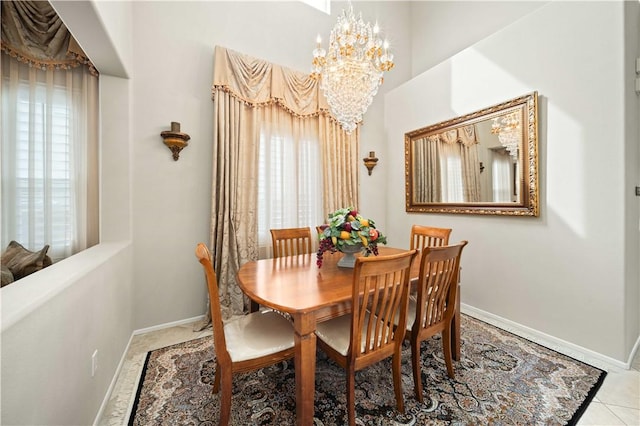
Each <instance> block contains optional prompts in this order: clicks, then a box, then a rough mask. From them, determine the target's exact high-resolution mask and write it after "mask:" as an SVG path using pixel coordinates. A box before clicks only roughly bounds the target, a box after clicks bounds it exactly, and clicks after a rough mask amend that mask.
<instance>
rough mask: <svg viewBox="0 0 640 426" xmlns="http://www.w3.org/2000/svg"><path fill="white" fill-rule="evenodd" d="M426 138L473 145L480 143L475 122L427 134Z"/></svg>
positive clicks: (433, 140) (431, 140) (434, 140)
mask: <svg viewBox="0 0 640 426" xmlns="http://www.w3.org/2000/svg"><path fill="white" fill-rule="evenodd" d="M426 139H427V140H428V141H430V142H438V141H442V142H444V143H447V144H452V143H456V142H459V143H461V144H462V145H464V146H471V145H474V144H477V143H478V136H477V135H476V126H475V125H473V124H472V125H469V126H462V127H458V128H456V129H452V130H447V131H445V132H442V133H438V134H435V135H431V136H427V137H426Z"/></svg>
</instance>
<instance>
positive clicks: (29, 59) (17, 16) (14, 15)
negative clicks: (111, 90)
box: [0, 1, 98, 76]
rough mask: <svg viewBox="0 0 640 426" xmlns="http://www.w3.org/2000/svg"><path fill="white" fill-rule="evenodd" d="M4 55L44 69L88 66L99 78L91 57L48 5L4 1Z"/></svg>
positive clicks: (2, 45) (2, 44) (0, 42)
mask: <svg viewBox="0 0 640 426" xmlns="http://www.w3.org/2000/svg"><path fill="white" fill-rule="evenodd" d="M1 3H2V39H1V41H0V47H1V49H2V51H3V52H4V53H6V54H8V55H11V56H12V57H14V58H16V59H17V60H18V61H20V62H23V63H26V64H28V65H30V66H33V67H36V68H40V69H43V70H45V69H70V68H76V67H78V66H86V67H87V68H88V69H89V71H90V73H91V74H92V75H94V76H97V75H98V71H97V70H96V69H95V67H94V66H93V64H92V63H91V61H90V60H89V58H88V57H87V55H86V54H85V53H84V52H83V51H82V48H80V46H79V45H78V42H77V41H76V40H75V39H74V38H73V36H72V35H71V33H70V32H69V30H68V29H67V27H66V26H65V25H64V23H63V22H62V20H61V19H60V17H59V16H58V15H57V14H56V12H55V10H54V9H53V7H52V6H51V4H49V2H48V1H3V2H1Z"/></svg>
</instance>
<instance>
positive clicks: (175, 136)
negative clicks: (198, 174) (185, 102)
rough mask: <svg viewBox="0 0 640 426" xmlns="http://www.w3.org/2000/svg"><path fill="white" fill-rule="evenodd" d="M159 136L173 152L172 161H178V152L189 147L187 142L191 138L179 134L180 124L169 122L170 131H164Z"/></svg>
mask: <svg viewBox="0 0 640 426" xmlns="http://www.w3.org/2000/svg"><path fill="white" fill-rule="evenodd" d="M160 136H162V138H163V139H164V144H165V145H166V146H168V147H169V149H170V150H171V152H173V160H174V161H178V158H180V151H182V148H184V147H186V146H187V145H189V142H188V141H189V139H191V136H189V135H188V134H186V133H180V123H176V122H175V121H172V122H171V130H165V131H164V132H162V133H160Z"/></svg>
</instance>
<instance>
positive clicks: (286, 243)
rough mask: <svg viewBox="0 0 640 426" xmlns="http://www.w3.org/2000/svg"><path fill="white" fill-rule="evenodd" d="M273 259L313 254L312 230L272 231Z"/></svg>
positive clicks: (287, 229)
mask: <svg viewBox="0 0 640 426" xmlns="http://www.w3.org/2000/svg"><path fill="white" fill-rule="evenodd" d="M271 241H272V243H273V257H285V256H296V255H299V254H309V253H312V249H311V229H310V228H308V227H307V228H285V229H272V230H271Z"/></svg>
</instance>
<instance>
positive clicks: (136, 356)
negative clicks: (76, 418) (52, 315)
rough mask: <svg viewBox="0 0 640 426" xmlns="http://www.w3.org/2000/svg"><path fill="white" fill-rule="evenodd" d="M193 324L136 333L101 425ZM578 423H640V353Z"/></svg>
mask: <svg viewBox="0 0 640 426" xmlns="http://www.w3.org/2000/svg"><path fill="white" fill-rule="evenodd" d="M193 325H194V324H185V325H180V326H176V327H171V328H167V329H163V330H159V331H154V332H150V333H146V334H142V335H137V336H134V337H133V339H132V341H131V345H130V347H129V351H128V352H127V355H126V358H125V361H124V363H123V366H122V370H121V371H120V375H119V377H118V380H117V382H116V384H115V386H114V390H113V393H112V396H111V398H110V400H109V402H108V403H107V406H106V407H105V410H104V412H103V415H102V417H101V419H100V420H99V422H98V425H101V426H104V425H108V426H120V425H126V424H127V421H128V419H129V415H130V413H129V410H130V409H131V405H132V403H133V400H134V398H135V392H136V389H137V386H138V380H139V376H140V371H141V369H142V366H143V364H144V359H145V356H146V353H147V352H148V351H150V350H153V349H158V348H162V347H164V346H168V345H172V344H175V343H180V342H185V341H187V340H191V339H196V338H199V337H203V336H207V335H209V334H210V333H211V330H205V331H201V332H194V331H193ZM578 425H581V426H587V425H593V426H614V425H633V426H640V354H638V355H636V357H635V359H634V362H633V365H632V368H631V369H630V370H623V369H619V368H609V369H608V374H607V377H606V379H605V381H604V383H603V384H602V386H601V387H600V390H599V391H598V393H597V394H596V396H595V398H594V399H593V401H592V402H591V404H590V405H589V407H588V408H587V410H586V412H585V413H584V414H583V415H582V417H581V419H580V421H579V422H578Z"/></svg>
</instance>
